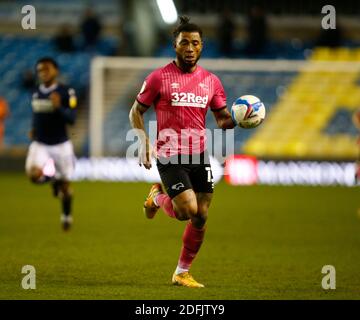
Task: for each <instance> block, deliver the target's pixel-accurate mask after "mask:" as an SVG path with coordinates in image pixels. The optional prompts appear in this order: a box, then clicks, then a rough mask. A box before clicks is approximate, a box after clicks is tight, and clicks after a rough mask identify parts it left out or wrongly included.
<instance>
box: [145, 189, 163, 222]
mask: <svg viewBox="0 0 360 320" xmlns="http://www.w3.org/2000/svg"><path fill="white" fill-rule="evenodd" d="M160 192H162V187H161V184H160V183H155V184H153V185H152V187H151V189H150V192H149V195H148V196H147V198H146V200H145V203H144V213H145V216H146V217H147V218H148V219H152V218H154V217H155V214H156V212H157V211H158V210H159V208H160V207H158V206H157V205H156V204H155V202H154V199H155V197H156V196H157V195H158V194H159V193H160Z"/></svg>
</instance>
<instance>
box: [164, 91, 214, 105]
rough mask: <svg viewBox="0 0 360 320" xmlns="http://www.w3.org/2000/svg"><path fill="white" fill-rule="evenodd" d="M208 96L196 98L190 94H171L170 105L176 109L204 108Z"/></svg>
mask: <svg viewBox="0 0 360 320" xmlns="http://www.w3.org/2000/svg"><path fill="white" fill-rule="evenodd" d="M208 101H209V96H208V95H206V96H203V97H202V96H197V95H195V94H194V93H191V92H173V93H171V105H172V106H176V107H195V108H206V105H207V103H208Z"/></svg>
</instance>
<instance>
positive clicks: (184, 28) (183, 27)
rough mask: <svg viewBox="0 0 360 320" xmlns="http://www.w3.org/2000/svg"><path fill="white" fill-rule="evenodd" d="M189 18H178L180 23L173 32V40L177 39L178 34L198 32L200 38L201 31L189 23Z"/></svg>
mask: <svg viewBox="0 0 360 320" xmlns="http://www.w3.org/2000/svg"><path fill="white" fill-rule="evenodd" d="M189 21H190V18H189V17H187V16H181V17H180V23H179V25H178V26H177V27H176V28H175V30H174V31H173V36H174V39H176V38H177V37H178V35H179V34H180V32H198V33H199V35H200V38H202V30H201V28H200V27H199V26H198V25H196V24H195V23H190V22H189Z"/></svg>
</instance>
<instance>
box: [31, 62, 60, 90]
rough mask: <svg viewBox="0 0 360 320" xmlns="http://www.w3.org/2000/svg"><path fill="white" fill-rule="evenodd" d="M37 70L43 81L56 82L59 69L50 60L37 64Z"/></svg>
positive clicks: (47, 82)
mask: <svg viewBox="0 0 360 320" xmlns="http://www.w3.org/2000/svg"><path fill="white" fill-rule="evenodd" d="M36 72H37V75H38V77H39V80H40V82H41V83H44V84H46V85H48V84H51V83H52V82H54V80H55V79H56V77H57V75H58V70H57V69H56V68H55V66H54V65H53V64H52V63H50V62H41V63H39V64H38V65H37V66H36Z"/></svg>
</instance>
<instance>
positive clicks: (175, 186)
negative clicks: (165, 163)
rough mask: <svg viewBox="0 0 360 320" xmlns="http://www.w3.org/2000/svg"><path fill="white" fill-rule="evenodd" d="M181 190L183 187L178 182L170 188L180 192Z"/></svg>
mask: <svg viewBox="0 0 360 320" xmlns="http://www.w3.org/2000/svg"><path fill="white" fill-rule="evenodd" d="M181 188H185V186H184V184H183V183H182V182H178V183H176V184H174V185H172V186H171V189H173V190H180V189H181Z"/></svg>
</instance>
